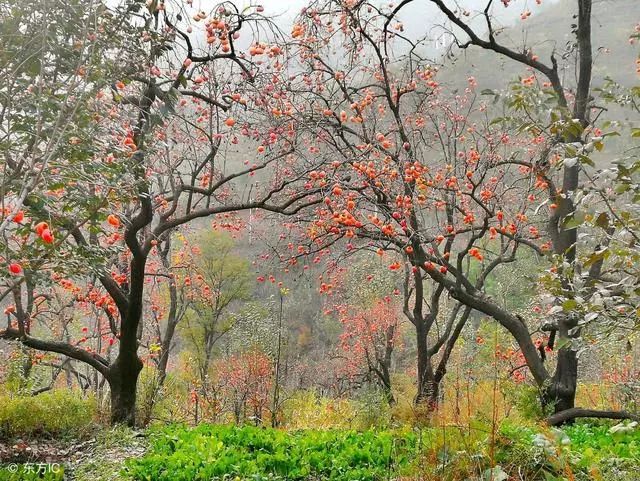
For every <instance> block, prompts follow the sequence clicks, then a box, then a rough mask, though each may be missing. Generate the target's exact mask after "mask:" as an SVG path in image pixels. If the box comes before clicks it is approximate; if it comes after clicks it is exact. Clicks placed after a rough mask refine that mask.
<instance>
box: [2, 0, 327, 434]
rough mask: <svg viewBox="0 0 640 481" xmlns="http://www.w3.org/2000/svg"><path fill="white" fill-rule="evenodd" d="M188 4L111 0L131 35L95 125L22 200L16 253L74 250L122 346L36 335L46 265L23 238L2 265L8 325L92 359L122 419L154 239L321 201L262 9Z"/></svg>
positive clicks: (36, 341)
mask: <svg viewBox="0 0 640 481" xmlns="http://www.w3.org/2000/svg"><path fill="white" fill-rule="evenodd" d="M190 4H191V2H185V3H184V4H183V3H182V2H172V3H169V2H152V3H150V4H149V5H148V6H144V5H143V4H142V3H141V2H139V1H126V2H122V3H121V4H118V5H117V6H113V7H109V8H107V6H105V5H103V6H102V7H103V9H104V13H103V15H102V16H101V17H99V19H112V18H114V17H115V18H120V19H121V20H120V21H119V22H116V23H115V24H114V25H111V24H109V25H102V27H104V28H98V27H96V29H95V30H96V35H97V36H98V37H100V36H101V35H115V36H116V37H118V35H117V34H121V33H122V32H124V31H126V32H133V35H132V37H129V38H130V39H131V44H127V48H125V49H124V51H123V52H120V53H119V55H118V56H115V57H114V58H113V61H114V63H115V64H116V65H117V66H118V67H119V69H118V70H117V72H118V73H117V77H114V78H109V79H108V87H104V86H103V87H102V88H101V89H100V90H99V91H97V93H96V95H95V98H94V99H93V105H92V106H90V108H88V109H87V117H88V118H87V121H88V122H94V123H95V125H97V126H98V127H96V128H97V129H98V130H97V131H96V132H95V133H94V134H93V135H91V136H89V135H87V136H84V137H82V138H78V139H73V140H72V139H69V141H68V144H69V147H68V149H69V150H68V151H66V152H64V155H62V154H61V156H60V157H59V158H58V159H59V162H60V163H61V167H60V169H59V170H56V171H54V172H53V173H54V174H56V173H57V175H52V176H51V177H50V178H48V179H47V182H46V183H45V184H43V185H41V186H39V188H38V189H37V193H35V194H34V195H33V196H32V197H31V198H28V199H27V200H26V201H25V202H24V205H25V218H26V219H28V220H27V221H25V222H23V223H21V224H19V226H17V227H16V229H21V230H19V232H18V231H16V230H12V232H11V235H13V236H14V237H13V240H12V242H13V245H15V246H16V248H15V251H18V250H19V249H23V248H24V249H27V248H31V246H33V245H36V246H39V245H42V246H43V248H46V249H48V251H47V256H45V259H64V269H63V270H64V277H74V278H77V281H76V282H77V283H78V284H81V285H82V286H83V287H84V286H87V285H91V286H92V287H93V289H95V290H96V291H97V293H96V294H95V295H96V297H98V298H104V302H102V303H101V307H102V308H103V310H104V316H105V317H106V318H107V319H108V326H109V329H110V330H111V334H112V336H113V339H114V341H113V344H112V345H111V346H109V347H110V349H112V351H113V353H114V354H113V357H112V358H108V357H105V356H104V353H103V352H99V351H97V350H95V349H88V348H85V347H83V346H82V345H78V344H77V343H68V342H61V341H54V340H51V339H47V338H40V337H38V336H37V335H36V332H37V331H36V329H35V328H34V327H33V326H34V325H35V324H36V323H37V322H38V319H37V318H33V316H32V315H33V310H32V308H31V305H32V303H31V301H30V299H33V298H34V297H35V293H36V292H37V289H42V288H43V287H44V286H46V284H47V282H49V278H50V275H48V274H47V273H46V272H43V271H44V270H45V269H47V268H48V266H47V265H44V264H41V263H36V262H34V263H33V264H32V263H31V259H32V257H31V254H30V253H27V251H24V250H23V251H21V254H20V256H18V258H19V259H20V262H12V263H11V264H10V265H9V266H8V272H7V275H6V276H5V277H4V278H5V279H8V280H9V282H13V284H12V288H11V289H12V291H11V292H12V295H13V300H14V308H13V310H12V311H11V313H10V315H9V316H8V322H7V326H6V328H5V329H4V330H2V331H1V337H3V338H5V339H15V340H17V341H20V342H21V343H23V344H24V345H26V346H28V347H30V348H33V349H37V350H42V351H51V352H55V353H58V354H60V355H62V356H66V357H69V358H72V359H75V360H78V361H81V362H84V363H86V364H89V365H90V366H92V367H93V368H94V369H95V370H97V371H98V372H99V373H100V374H101V375H102V376H103V377H104V379H106V381H107V382H108V384H109V387H110V395H111V411H112V414H111V419H112V421H113V422H126V423H128V424H133V423H134V422H135V401H136V384H137V380H138V376H139V373H140V370H141V368H142V363H141V360H140V358H139V356H138V347H139V345H140V341H141V335H142V332H143V330H144V329H143V325H144V319H143V311H144V309H143V308H144V294H145V291H146V289H145V287H146V285H147V281H148V276H147V265H148V262H149V259H150V257H152V256H155V255H157V247H158V244H159V243H161V242H162V241H163V240H164V239H165V238H167V237H168V236H170V235H171V233H173V232H175V230H176V229H177V228H179V227H180V226H183V225H185V224H187V223H189V222H192V221H194V220H196V219H198V218H204V217H209V216H216V215H221V216H224V215H228V214H229V213H233V212H237V211H240V210H245V209H265V210H268V211H271V212H277V213H280V214H293V213H295V212H297V211H298V210H299V209H301V208H302V207H303V206H306V205H309V204H313V203H315V202H317V199H316V198H314V197H313V194H314V191H313V190H311V191H308V190H306V191H302V192H298V191H297V190H296V189H295V185H296V184H297V182H298V181H299V179H300V178H301V177H303V176H304V175H305V173H306V172H307V171H308V170H310V165H311V162H312V161H314V159H306V158H304V157H301V156H299V155H298V156H294V155H293V152H294V149H293V148H292V146H293V145H295V143H296V142H297V138H296V136H297V134H296V131H295V129H294V128H293V126H292V125H291V124H290V123H287V122H286V121H285V120H278V119H282V118H283V113H285V112H287V110H288V109H290V108H291V106H290V105H289V104H288V103H287V101H286V99H285V98H284V97H282V96H278V95H274V94H275V93H277V92H278V90H279V89H280V87H279V83H278V82H279V76H280V73H279V72H280V68H281V67H280V66H281V63H280V60H279V59H280V56H281V54H282V50H281V48H280V47H278V46H275V45H270V44H266V43H264V41H262V42H259V41H258V37H257V35H258V34H259V33H262V35H263V38H267V34H268V32H267V31H265V28H267V29H269V28H270V27H269V26H271V23H270V22H269V21H268V19H266V18H265V17H263V16H262V14H261V11H262V8H259V7H251V8H249V9H247V10H244V11H239V10H238V9H237V8H236V7H235V6H234V5H233V4H231V3H230V2H225V3H222V4H220V5H218V6H216V7H215V8H213V9H212V10H210V11H207V12H203V11H198V10H196V9H194V8H193V7H192V6H191V5H190ZM249 26H250V27H253V28H254V30H251V32H252V35H253V34H255V35H256V36H255V37H252V38H251V39H250V40H249V42H250V43H251V45H250V47H249V48H248V49H247V52H246V54H245V53H244V52H242V53H241V52H240V51H238V50H237V48H236V40H237V39H238V38H239V37H240V35H241V33H243V32H246V28H245V27H249ZM103 30H104V31H103ZM107 58H108V57H107ZM267 119H268V120H269V121H270V122H269V124H268V127H266V125H267V124H266V121H265V120H267ZM274 119H275V120H274ZM240 139H242V141H240ZM242 149H247V150H249V151H250V152H252V153H251V154H250V155H249V159H245V160H243V159H242V157H240V156H239V154H240V151H241V150H242ZM254 176H255V177H256V178H259V180H260V182H259V185H258V182H253V180H254V179H253V177H254ZM62 194H64V195H62ZM14 259H15V257H14ZM14 264H16V265H17V267H14ZM50 272H51V270H50V269H49V274H50ZM36 280H37V282H35V281H36ZM16 281H17V282H16ZM32 281H33V282H32ZM25 299H26V302H25V301H24V300H25Z"/></svg>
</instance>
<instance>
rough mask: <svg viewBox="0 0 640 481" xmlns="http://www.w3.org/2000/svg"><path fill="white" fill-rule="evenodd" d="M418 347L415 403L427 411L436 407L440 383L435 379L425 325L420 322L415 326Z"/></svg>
mask: <svg viewBox="0 0 640 481" xmlns="http://www.w3.org/2000/svg"><path fill="white" fill-rule="evenodd" d="M416 335H417V349H418V392H417V393H416V398H415V401H414V403H415V405H416V406H424V407H426V408H427V409H428V410H429V411H435V410H436V409H437V407H438V402H439V399H438V396H439V393H440V383H439V382H438V381H437V380H436V379H435V376H434V372H433V366H432V364H431V356H430V355H429V349H428V347H427V333H426V329H425V326H424V325H423V324H422V323H420V324H418V325H417V326H416Z"/></svg>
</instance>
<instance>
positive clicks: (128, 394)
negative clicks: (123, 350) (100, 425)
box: [108, 354, 142, 427]
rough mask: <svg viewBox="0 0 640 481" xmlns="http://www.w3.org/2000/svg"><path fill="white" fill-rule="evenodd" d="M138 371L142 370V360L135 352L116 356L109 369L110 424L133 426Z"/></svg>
mask: <svg viewBox="0 0 640 481" xmlns="http://www.w3.org/2000/svg"><path fill="white" fill-rule="evenodd" d="M140 371H142V361H140V359H139V358H138V356H137V355H136V354H134V356H127V357H122V356H118V359H116V361H115V363H114V364H113V366H112V367H111V369H109V377H108V382H109V387H110V388H111V424H126V425H128V426H131V427H133V426H135V422H136V389H137V386H138V377H139V376H140Z"/></svg>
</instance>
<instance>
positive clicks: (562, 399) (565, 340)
mask: <svg viewBox="0 0 640 481" xmlns="http://www.w3.org/2000/svg"><path fill="white" fill-rule="evenodd" d="M575 328H576V323H575V322H572V320H571V319H570V318H569V316H567V317H566V318H564V319H561V320H560V321H559V322H558V337H559V341H558V345H559V348H558V358H557V362H556V371H555V373H554V375H553V376H552V377H551V379H550V381H549V385H548V386H547V387H545V388H544V394H543V396H542V402H543V406H544V407H549V408H553V412H554V413H556V414H557V413H559V412H561V411H564V410H566V409H572V408H574V407H575V400H576V390H577V385H578V354H577V352H576V350H575V347H574V346H573V343H572V342H571V341H572V340H573V338H575V337H577V336H579V333H578V332H574V333H573V334H570V333H571V332H572V329H575Z"/></svg>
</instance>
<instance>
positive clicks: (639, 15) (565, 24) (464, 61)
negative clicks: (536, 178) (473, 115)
mask: <svg viewBox="0 0 640 481" xmlns="http://www.w3.org/2000/svg"><path fill="white" fill-rule="evenodd" d="M576 3H577V2H576V1H575V0H563V1H561V2H559V3H556V4H553V5H550V6H549V7H547V8H546V9H544V10H541V11H539V13H537V14H535V15H532V16H531V17H530V18H528V19H527V20H524V21H519V22H518V24H516V25H514V26H511V27H508V28H505V29H503V30H502V31H501V32H500V34H499V35H498V36H497V40H498V42H500V43H502V44H504V45H506V46H508V47H510V48H513V49H516V50H520V51H524V47H525V45H526V46H527V47H530V48H532V49H533V52H534V53H535V54H537V55H539V56H540V58H541V59H542V60H543V61H545V62H546V63H550V62H549V56H550V54H551V52H552V51H553V50H554V49H555V51H556V57H557V58H558V63H559V65H560V67H561V69H562V72H563V74H564V76H565V77H567V76H573V75H575V73H574V72H575V69H574V65H573V63H574V62H575V57H574V56H573V55H572V54H571V52H570V51H568V49H570V48H571V47H570V45H571V44H572V43H573V42H574V40H575V36H574V35H573V34H572V32H571V31H572V23H574V20H573V18H572V16H573V15H574V12H575V10H576V8H577V6H576ZM517 6H518V5H517V4H514V5H513V7H510V8H515V7H517ZM638 22H640V0H599V1H596V2H594V6H593V22H592V32H593V47H594V59H595V62H594V75H593V79H594V84H595V85H598V84H599V83H600V82H601V81H602V79H603V78H604V77H606V76H611V77H613V78H614V79H615V80H617V81H618V82H620V83H623V84H630V83H637V79H638V77H637V74H636V65H635V59H636V58H637V55H638V46H637V45H630V44H629V35H631V33H632V32H633V29H634V26H635V25H636V24H637V23H638ZM483 36H484V35H483ZM452 53H453V58H451V57H448V58H445V59H443V63H444V66H445V68H443V70H442V73H441V77H440V78H441V80H442V81H444V82H446V83H447V84H449V85H452V86H463V85H464V84H465V83H466V79H467V78H468V77H469V76H470V75H473V76H474V77H475V78H476V80H477V81H478V84H479V87H480V88H495V89H498V88H503V87H504V86H505V85H506V82H508V81H509V80H512V79H517V78H518V76H525V75H528V73H527V71H526V69H525V68H524V67H523V66H522V65H519V64H517V63H515V62H513V61H512V60H510V59H507V58H504V57H500V56H498V55H496V54H494V53H492V52H486V51H483V50H482V49H481V48H478V47H474V46H471V47H469V48H468V49H466V50H460V49H457V48H454V49H453V52H452ZM563 54H565V58H562V57H563ZM567 80H569V82H567V85H572V84H573V83H574V82H571V79H570V77H569V78H567Z"/></svg>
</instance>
